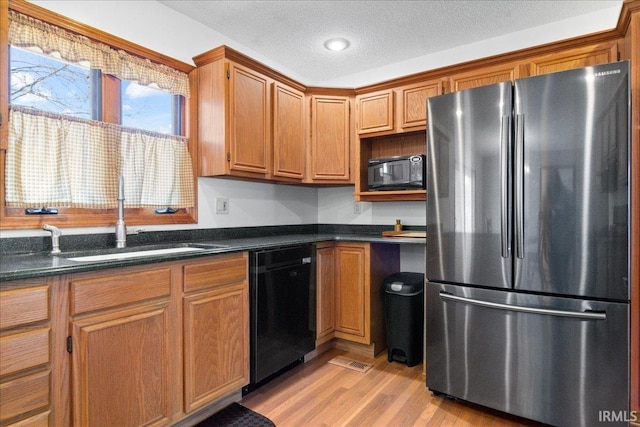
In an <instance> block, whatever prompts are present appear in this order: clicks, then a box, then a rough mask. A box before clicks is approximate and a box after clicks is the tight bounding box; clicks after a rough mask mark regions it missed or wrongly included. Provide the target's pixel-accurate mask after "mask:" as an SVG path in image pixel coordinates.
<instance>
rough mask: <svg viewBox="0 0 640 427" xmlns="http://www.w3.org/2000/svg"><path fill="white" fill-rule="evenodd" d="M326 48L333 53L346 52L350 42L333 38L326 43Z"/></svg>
mask: <svg viewBox="0 0 640 427" xmlns="http://www.w3.org/2000/svg"><path fill="white" fill-rule="evenodd" d="M324 47H326V48H327V49H329V50H331V51H333V52H340V51H341V50H345V49H346V48H348V47H349V40H347V39H343V38H339V37H338V38H333V39H329V40H327V41H326V42H324Z"/></svg>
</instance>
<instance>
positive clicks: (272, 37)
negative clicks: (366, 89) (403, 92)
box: [160, 0, 622, 84]
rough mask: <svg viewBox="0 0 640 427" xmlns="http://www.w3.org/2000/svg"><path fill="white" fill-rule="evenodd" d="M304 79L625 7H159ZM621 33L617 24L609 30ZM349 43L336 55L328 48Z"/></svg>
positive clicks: (192, 0)
mask: <svg viewBox="0 0 640 427" xmlns="http://www.w3.org/2000/svg"><path fill="white" fill-rule="evenodd" d="M160 3H162V4H164V5H166V6H168V7H169V8H171V9H174V10H176V11H177V12H180V13H182V14H184V15H186V16H188V17H190V18H192V19H194V20H196V21H198V22H200V23H202V24H204V25H206V26H207V27H210V28H211V29H213V30H215V31H217V32H219V33H221V34H222V35H224V36H226V37H228V38H229V39H232V40H234V41H236V42H238V43H240V44H242V45H243V46H246V47H248V48H250V49H252V50H254V51H256V52H259V53H260V54H262V55H264V56H265V57H266V58H270V59H271V60H273V61H275V62H276V63H278V64H282V65H284V66H286V67H287V68H288V69H289V70H292V71H294V72H295V73H297V74H298V76H292V77H297V78H298V79H300V80H301V82H302V83H305V84H314V83H316V82H323V81H330V80H332V79H335V78H339V77H342V76H347V75H351V74H355V73H361V72H364V71H367V70H371V69H375V68H378V67H382V66H386V65H389V64H394V63H397V62H401V61H405V60H409V59H412V58H416V57H420V56H424V55H428V54H433V53H435V52H440V51H444V50H447V49H452V48H455V47H458V46H463V45H468V44H470V43H473V42H477V41H481V40H485V39H490V38H492V37H497V36H502V35H505V34H509V33H513V32H517V31H520V30H523V29H528V28H533V27H537V26H540V25H544V24H548V23H551V22H555V21H560V20H564V19H568V18H572V17H575V16H579V15H584V14H588V13H591V12H594V11H598V10H602V9H607V8H612V7H616V6H618V7H619V6H620V5H621V4H622V1H621V0H604V1H593V0H589V1H568V0H567V1H565V0H553V1H546V0H528V1H505V0H501V1H490V0H479V1H476V0H464V1H454V0H451V1H436V0H431V1H276V0H271V1H248V0H245V1H211V0H160ZM613 26H615V23H613V25H611V26H610V27H608V28H612V27H613ZM331 37H344V38H347V39H348V40H350V42H351V46H350V47H349V49H347V50H345V51H343V52H341V53H339V54H336V53H334V52H330V51H328V50H326V49H325V48H324V46H323V43H324V41H325V40H327V39H328V38H331Z"/></svg>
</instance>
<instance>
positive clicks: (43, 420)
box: [7, 411, 51, 427]
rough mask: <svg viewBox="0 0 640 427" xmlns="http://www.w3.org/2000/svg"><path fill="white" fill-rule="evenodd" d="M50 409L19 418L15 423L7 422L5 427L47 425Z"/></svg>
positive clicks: (43, 426)
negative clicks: (22, 418)
mask: <svg viewBox="0 0 640 427" xmlns="http://www.w3.org/2000/svg"><path fill="white" fill-rule="evenodd" d="M50 416H51V411H46V412H43V413H41V414H37V415H34V416H33V417H29V418H26V419H24V420H20V421H18V422H16V423H13V424H9V425H8V426H7V427H48V426H49V417H50Z"/></svg>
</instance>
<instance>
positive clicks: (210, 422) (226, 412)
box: [195, 403, 275, 427]
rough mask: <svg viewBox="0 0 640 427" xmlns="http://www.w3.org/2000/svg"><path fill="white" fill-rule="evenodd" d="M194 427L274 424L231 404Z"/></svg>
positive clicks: (264, 426) (250, 411) (245, 426)
mask: <svg viewBox="0 0 640 427" xmlns="http://www.w3.org/2000/svg"><path fill="white" fill-rule="evenodd" d="M195 427H275V424H274V423H273V422H272V421H271V420H270V419H269V418H267V417H265V416H264V415H260V414H258V413H257V412H254V411H252V410H251V409H249V408H245V407H244V406H242V405H240V404H239V403H232V404H231V405H229V406H227V407H226V408H224V409H222V410H221V411H219V412H216V413H215V414H213V415H212V416H210V417H209V418H207V419H206V420H204V421H202V422H200V423H198V424H196V425H195Z"/></svg>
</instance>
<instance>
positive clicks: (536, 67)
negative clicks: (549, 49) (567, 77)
mask: <svg viewBox="0 0 640 427" xmlns="http://www.w3.org/2000/svg"><path fill="white" fill-rule="evenodd" d="M617 60H618V43H617V42H616V41H610V42H604V43H597V44H593V45H588V46H582V47H576V48H573V49H568V50H563V51H561V52H554V53H550V54H547V55H543V56H540V57H536V58H533V59H532V60H531V62H530V63H529V67H528V68H529V74H530V75H532V76H536V75H539V74H547V73H554V72H556V71H564V70H570V69H572V68H580V67H589V66H592V65H600V64H607V63H609V62H615V61H617Z"/></svg>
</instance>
